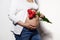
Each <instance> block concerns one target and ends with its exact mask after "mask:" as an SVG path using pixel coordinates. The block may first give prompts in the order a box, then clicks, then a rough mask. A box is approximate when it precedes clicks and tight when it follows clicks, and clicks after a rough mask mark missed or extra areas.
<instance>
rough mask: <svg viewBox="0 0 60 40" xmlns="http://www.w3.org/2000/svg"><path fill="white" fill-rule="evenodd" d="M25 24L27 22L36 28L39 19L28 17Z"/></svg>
mask: <svg viewBox="0 0 60 40" xmlns="http://www.w3.org/2000/svg"><path fill="white" fill-rule="evenodd" d="M26 22H29V23H30V24H31V25H33V26H35V27H36V26H37V25H38V24H39V17H38V16H37V15H36V17H34V18H32V19H29V18H28V17H27V18H26Z"/></svg>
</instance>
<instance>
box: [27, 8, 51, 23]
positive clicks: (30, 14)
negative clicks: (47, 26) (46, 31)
mask: <svg viewBox="0 0 60 40" xmlns="http://www.w3.org/2000/svg"><path fill="white" fill-rule="evenodd" d="M27 12H28V15H29V16H28V17H29V19H32V18H33V17H35V16H36V15H38V16H39V17H40V15H41V13H40V12H36V11H33V10H32V9H28V10H27ZM42 21H45V22H48V23H51V22H50V21H49V20H48V18H46V17H45V16H44V17H43V18H42Z"/></svg>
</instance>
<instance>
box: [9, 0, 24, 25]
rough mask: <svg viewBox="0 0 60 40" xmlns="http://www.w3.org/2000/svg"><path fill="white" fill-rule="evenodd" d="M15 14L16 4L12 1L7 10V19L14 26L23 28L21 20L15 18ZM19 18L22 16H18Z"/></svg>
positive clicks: (14, 0)
mask: <svg viewBox="0 0 60 40" xmlns="http://www.w3.org/2000/svg"><path fill="white" fill-rule="evenodd" d="M16 13H17V2H16V0H12V2H11V5H10V8H9V14H8V17H9V19H10V20H11V21H12V22H13V23H14V24H19V25H22V26H25V25H24V23H23V22H22V20H21V18H20V19H19V18H18V17H17V16H16ZM20 16H21V17H22V15H20Z"/></svg>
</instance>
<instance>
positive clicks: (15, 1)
mask: <svg viewBox="0 0 60 40" xmlns="http://www.w3.org/2000/svg"><path fill="white" fill-rule="evenodd" d="M30 8H34V9H38V5H37V4H36V3H35V1H34V2H33V3H29V2H28V1H27V0H12V1H11V7H10V8H9V10H10V12H9V14H8V17H9V19H10V20H11V22H12V24H13V23H14V24H15V23H17V22H18V21H22V22H23V23H24V22H25V20H26V17H27V15H28V13H27V10H28V9H30ZM14 24H13V25H14ZM22 30H23V27H22V26H20V25H14V29H13V30H12V31H13V32H14V33H15V34H18V35H20V34H21V32H22Z"/></svg>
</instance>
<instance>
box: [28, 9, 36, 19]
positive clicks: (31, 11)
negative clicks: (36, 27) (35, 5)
mask: <svg viewBox="0 0 60 40" xmlns="http://www.w3.org/2000/svg"><path fill="white" fill-rule="evenodd" d="M27 12H28V17H29V18H30V19H32V18H33V17H35V15H36V11H34V10H32V9H28V10H27Z"/></svg>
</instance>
